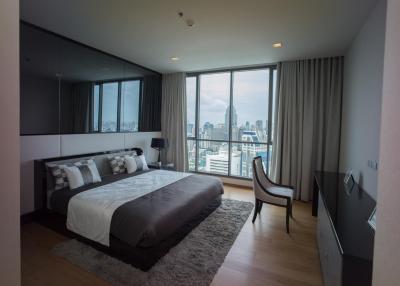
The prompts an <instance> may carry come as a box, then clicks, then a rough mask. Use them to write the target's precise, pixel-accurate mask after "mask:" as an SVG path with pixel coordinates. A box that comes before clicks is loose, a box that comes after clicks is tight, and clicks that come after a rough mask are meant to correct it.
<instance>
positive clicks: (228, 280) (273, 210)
mask: <svg viewBox="0 0 400 286" xmlns="http://www.w3.org/2000/svg"><path fill="white" fill-rule="evenodd" d="M224 197H225V198H232V199H236V200H243V201H253V198H254V197H253V192H252V191H251V190H249V189H244V188H239V187H232V186H225V195H224ZM293 215H294V218H295V220H291V225H290V230H291V234H290V235H287V234H286V231H285V209H284V208H280V207H275V206H271V205H264V207H263V209H262V211H261V216H260V217H258V218H257V220H256V222H255V223H254V224H252V223H251V218H252V214H251V216H250V217H249V219H248V220H247V222H246V224H245V225H244V227H243V229H242V231H241V232H240V234H239V236H238V238H237V239H236V241H235V243H234V245H233V246H232V248H231V250H230V252H229V254H228V256H227V257H226V259H225V262H224V263H223V264H222V266H221V268H220V269H219V271H218V273H217V274H216V276H215V277H214V280H213V282H212V284H211V285H213V286H217V285H229V286H235V285H253V286H258V285H260V286H261V285H268V286H275V285H289V286H296V285H304V286H305V285H322V277H321V269H320V264H319V258H318V251H317V246H316V236H315V227H316V219H315V218H314V217H312V216H311V205H310V204H306V203H302V202H295V205H294V208H293ZM21 235H22V285H40V286H47V285H49V286H50V285H51V286H54V285H57V286H64V285H74V286H81V285H87V286H89V285H90V286H97V285H99V286H101V285H109V284H108V283H107V282H105V281H103V280H101V279H99V278H97V277H96V276H94V275H93V274H91V273H89V272H87V271H85V270H83V269H82V268H79V267H77V266H74V265H73V264H71V263H69V262H67V261H66V260H64V259H62V258H59V257H57V256H54V255H52V254H51V253H50V250H51V249H52V247H53V246H54V245H56V244H57V243H59V242H61V241H63V240H65V239H66V238H64V237H63V236H61V235H59V234H58V233H55V232H53V231H51V230H49V229H47V228H45V227H43V226H41V225H39V224H36V223H30V224H26V225H24V226H22V230H21Z"/></svg>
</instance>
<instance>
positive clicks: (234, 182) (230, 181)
mask: <svg viewBox="0 0 400 286" xmlns="http://www.w3.org/2000/svg"><path fill="white" fill-rule="evenodd" d="M220 179H221V181H222V182H223V183H224V185H231V186H235V187H236V186H237V187H245V188H249V189H252V188H253V182H252V181H250V180H241V179H236V178H227V177H220Z"/></svg>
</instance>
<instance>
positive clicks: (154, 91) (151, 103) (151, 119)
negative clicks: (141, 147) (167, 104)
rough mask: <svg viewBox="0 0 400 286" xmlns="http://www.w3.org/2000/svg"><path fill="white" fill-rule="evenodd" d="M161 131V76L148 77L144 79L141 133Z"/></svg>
mask: <svg viewBox="0 0 400 286" xmlns="http://www.w3.org/2000/svg"><path fill="white" fill-rule="evenodd" d="M155 130H161V76H160V75H148V76H145V77H144V79H143V97H142V103H141V109H140V120H139V131H142V132H145V131H155Z"/></svg>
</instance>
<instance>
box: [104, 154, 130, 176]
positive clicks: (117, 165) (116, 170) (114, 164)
mask: <svg viewBox="0 0 400 286" xmlns="http://www.w3.org/2000/svg"><path fill="white" fill-rule="evenodd" d="M128 156H129V155H124V156H114V157H110V158H108V159H109V160H110V166H111V170H112V172H113V174H114V175H116V174H122V173H125V172H126V166H125V158H126V157H128Z"/></svg>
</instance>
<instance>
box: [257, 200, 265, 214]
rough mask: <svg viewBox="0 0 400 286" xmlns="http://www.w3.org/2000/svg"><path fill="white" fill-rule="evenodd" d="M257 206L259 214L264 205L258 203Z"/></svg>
mask: <svg viewBox="0 0 400 286" xmlns="http://www.w3.org/2000/svg"><path fill="white" fill-rule="evenodd" d="M258 204H259V207H258V213H260V212H261V209H262V207H263V204H264V203H263V202H262V201H259V202H258Z"/></svg>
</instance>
